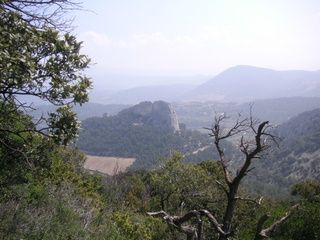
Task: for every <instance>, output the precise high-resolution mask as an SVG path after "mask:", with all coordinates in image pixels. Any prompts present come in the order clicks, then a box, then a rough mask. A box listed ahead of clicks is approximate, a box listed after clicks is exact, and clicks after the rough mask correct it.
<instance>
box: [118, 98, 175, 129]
mask: <svg viewBox="0 0 320 240" xmlns="http://www.w3.org/2000/svg"><path fill="white" fill-rule="evenodd" d="M118 115H119V116H121V117H126V118H127V119H128V120H130V122H132V124H133V125H149V126H152V127H157V128H161V129H164V130H170V131H174V132H176V131H179V122H178V117H177V114H176V112H175V111H174V110H173V108H172V106H171V105H170V104H169V103H167V102H164V101H156V102H153V103H152V102H141V103H139V104H137V105H135V106H133V107H130V108H127V109H125V110H123V111H121V112H120V113H119V114H118Z"/></svg>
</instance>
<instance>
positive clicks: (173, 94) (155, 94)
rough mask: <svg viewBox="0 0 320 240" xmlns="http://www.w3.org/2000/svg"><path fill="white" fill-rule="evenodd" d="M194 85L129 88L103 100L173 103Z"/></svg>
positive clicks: (133, 102) (127, 102)
mask: <svg viewBox="0 0 320 240" xmlns="http://www.w3.org/2000/svg"><path fill="white" fill-rule="evenodd" d="M194 88H195V85H191V84H189V85H186V84H174V85H158V86H144V87H135V88H129V89H126V90H122V91H119V92H117V93H115V94H112V95H110V96H109V97H108V98H105V99H104V102H105V103H109V104H110V103H117V104H119V103H121V104H137V103H139V102H142V101H157V100H163V101H166V102H173V101H177V100H179V99H180V97H181V96H183V95H184V94H185V93H187V92H189V91H190V90H192V89H194Z"/></svg>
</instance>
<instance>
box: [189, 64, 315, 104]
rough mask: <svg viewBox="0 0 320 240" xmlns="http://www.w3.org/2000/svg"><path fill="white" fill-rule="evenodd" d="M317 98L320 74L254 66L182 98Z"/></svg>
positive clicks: (228, 72) (221, 77) (239, 69)
mask: <svg viewBox="0 0 320 240" xmlns="http://www.w3.org/2000/svg"><path fill="white" fill-rule="evenodd" d="M294 96H304V97H320V71H298V70H293V71H275V70H272V69H267V68H259V67H253V66H243V65H241V66H236V67H232V68H229V69H227V70H225V71H224V72H222V73H220V74H219V75H217V76H215V77H214V78H213V79H211V80H209V81H207V82H205V83H203V84H202V85H200V86H198V87H197V88H195V89H193V90H192V91H190V92H188V93H187V94H185V96H184V99H183V100H184V101H190V100H193V101H209V100H210V101H237V102H239V101H241V102H243V101H251V100H255V99H264V98H279V97H294Z"/></svg>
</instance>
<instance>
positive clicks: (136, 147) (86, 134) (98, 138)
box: [76, 103, 234, 168]
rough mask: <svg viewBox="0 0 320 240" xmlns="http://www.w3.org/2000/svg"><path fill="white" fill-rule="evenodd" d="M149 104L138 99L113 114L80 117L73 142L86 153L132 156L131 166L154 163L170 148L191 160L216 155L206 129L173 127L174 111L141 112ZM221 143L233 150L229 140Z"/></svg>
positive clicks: (214, 156) (209, 157)
mask: <svg viewBox="0 0 320 240" xmlns="http://www.w3.org/2000/svg"><path fill="white" fill-rule="evenodd" d="M150 106H151V105H149V104H147V103H141V104H139V105H136V106H133V107H131V108H128V109H125V110H123V111H122V112H120V113H119V114H118V115H116V116H110V117H107V116H105V117H101V118H99V117H95V118H89V119H87V120H84V121H83V122H82V127H81V131H80V135H79V138H78V140H77V143H76V146H77V147H78V148H79V149H81V150H82V151H84V152H86V153H87V154H90V155H100V156H117V157H133V158H136V161H135V162H134V164H133V166H132V167H133V168H150V167H155V166H157V165H159V163H160V162H159V160H160V159H161V158H163V157H168V156H170V155H171V154H172V153H173V152H174V151H179V152H181V153H182V154H184V155H185V156H186V159H187V161H192V162H199V161H201V160H208V159H215V158H216V157H217V154H216V152H215V151H214V149H213V145H212V141H211V139H210V138H209V137H208V133H207V134H202V133H200V132H198V131H191V130H188V129H186V128H185V127H183V124H180V126H181V127H180V129H179V130H175V129H174V128H173V126H171V122H170V119H171V118H172V115H174V114H170V113H166V112H163V111H162V110H161V109H158V110H157V111H156V112H154V113H152V114H150V115H145V112H148V108H149V107H150ZM137 109H139V110H137ZM160 114H161V116H162V117H161V116H160ZM173 118H175V117H173ZM166 119H167V120H166ZM175 124H178V123H177V122H176V123H175ZM224 146H225V147H227V148H228V149H229V150H230V151H229V153H233V149H234V148H233V146H232V145H231V144H230V143H228V142H227V143H225V144H224Z"/></svg>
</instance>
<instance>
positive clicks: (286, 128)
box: [254, 109, 320, 188]
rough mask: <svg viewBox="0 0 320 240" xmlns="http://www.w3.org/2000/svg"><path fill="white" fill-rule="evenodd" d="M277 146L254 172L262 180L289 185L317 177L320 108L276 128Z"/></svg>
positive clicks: (275, 184) (281, 185) (319, 167)
mask: <svg viewBox="0 0 320 240" xmlns="http://www.w3.org/2000/svg"><path fill="white" fill-rule="evenodd" d="M275 133H276V134H277V136H279V138H280V139H279V147H278V148H275V149H274V150H273V151H272V152H271V153H270V154H268V155H267V156H266V157H265V158H264V159H263V160H262V161H261V162H260V163H259V164H257V169H256V171H255V173H254V175H255V177H256V178H257V179H259V180H260V181H261V182H262V183H270V184H271V185H273V186H274V187H283V188H285V187H288V186H290V185H291V184H293V183H297V182H299V181H303V180H305V179H316V180H319V179H320V152H319V149H320V109H315V110H312V111H308V112H303V113H301V114H300V115H298V116H297V117H295V118H292V119H291V120H289V121H287V122H285V123H283V124H282V125H280V126H279V127H278V128H276V129H275Z"/></svg>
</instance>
